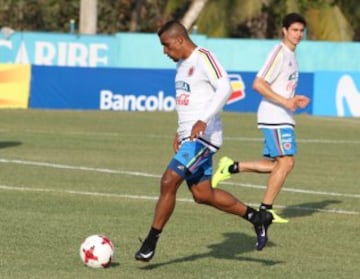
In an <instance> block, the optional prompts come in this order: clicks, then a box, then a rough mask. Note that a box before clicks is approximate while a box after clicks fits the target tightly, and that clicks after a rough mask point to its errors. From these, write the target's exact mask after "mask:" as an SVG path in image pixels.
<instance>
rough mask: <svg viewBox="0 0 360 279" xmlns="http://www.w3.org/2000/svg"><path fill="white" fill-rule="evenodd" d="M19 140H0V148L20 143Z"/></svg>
mask: <svg viewBox="0 0 360 279" xmlns="http://www.w3.org/2000/svg"><path fill="white" fill-rule="evenodd" d="M21 144H22V142H20V141H0V149H3V148H8V147H15V146H19V145H21Z"/></svg>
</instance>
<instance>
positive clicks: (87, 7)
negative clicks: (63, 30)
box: [79, 0, 97, 34]
mask: <svg viewBox="0 0 360 279" xmlns="http://www.w3.org/2000/svg"><path fill="white" fill-rule="evenodd" d="M96 30H97V0H80V24H79V33H80V34H96Z"/></svg>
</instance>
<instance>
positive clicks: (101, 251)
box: [80, 234, 114, 268]
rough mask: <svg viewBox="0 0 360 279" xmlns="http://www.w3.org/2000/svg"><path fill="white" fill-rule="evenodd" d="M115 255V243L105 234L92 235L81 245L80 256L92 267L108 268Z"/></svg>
mask: <svg viewBox="0 0 360 279" xmlns="http://www.w3.org/2000/svg"><path fill="white" fill-rule="evenodd" d="M113 256H114V245H113V243H112V242H111V240H110V239H109V238H108V237H106V236H104V235H99V234H95V235H91V236H89V237H87V238H86V239H85V240H84V242H83V243H82V244H81V246H80V258H81V260H82V261H83V263H84V264H86V265H87V266H89V267H92V268H107V267H108V266H110V264H111V260H112V258H113Z"/></svg>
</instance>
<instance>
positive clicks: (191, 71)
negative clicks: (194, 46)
mask: <svg viewBox="0 0 360 279" xmlns="http://www.w3.org/2000/svg"><path fill="white" fill-rule="evenodd" d="M194 71H195V68H194V66H191V67H190V69H189V71H188V77H191V76H192V75H193V73H194Z"/></svg>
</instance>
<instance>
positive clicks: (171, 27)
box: [157, 20, 193, 61]
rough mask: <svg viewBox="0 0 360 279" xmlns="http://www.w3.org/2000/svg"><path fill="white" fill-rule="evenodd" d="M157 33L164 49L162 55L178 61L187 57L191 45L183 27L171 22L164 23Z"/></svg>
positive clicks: (178, 23) (176, 22) (174, 21)
mask: <svg viewBox="0 0 360 279" xmlns="http://www.w3.org/2000/svg"><path fill="white" fill-rule="evenodd" d="M157 33H158V36H159V38H160V42H161V44H162V45H163V47H164V53H165V54H166V55H167V56H169V57H170V58H171V59H172V60H174V61H178V60H179V59H183V58H186V57H187V54H188V47H189V46H190V45H193V43H192V42H191V40H190V38H189V34H188V32H187V30H186V28H185V27H184V25H182V24H181V23H180V22H178V21H176V20H171V21H168V22H167V23H165V24H164V25H163V26H162V27H161V28H160V29H159V31H158V32H157Z"/></svg>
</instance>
